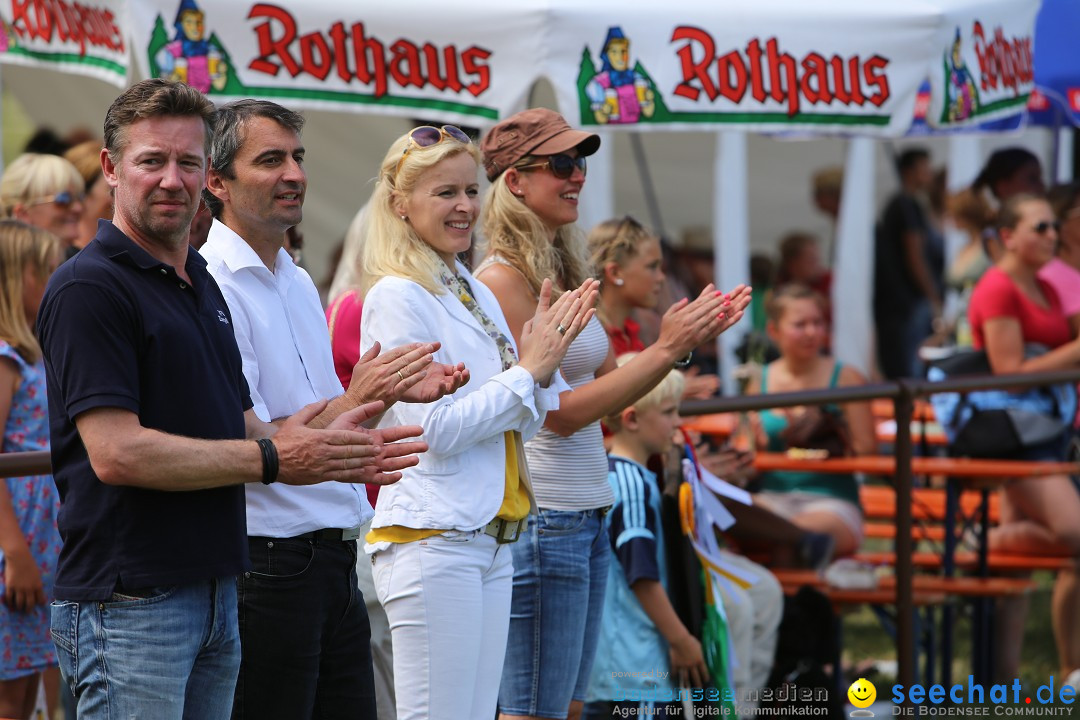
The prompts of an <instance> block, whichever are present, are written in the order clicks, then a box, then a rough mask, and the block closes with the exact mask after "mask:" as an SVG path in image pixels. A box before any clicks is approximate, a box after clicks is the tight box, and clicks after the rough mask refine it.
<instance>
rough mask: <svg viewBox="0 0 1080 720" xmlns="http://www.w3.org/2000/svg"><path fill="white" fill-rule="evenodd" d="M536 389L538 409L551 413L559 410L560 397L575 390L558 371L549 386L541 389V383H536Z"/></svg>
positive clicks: (534, 391) (534, 393)
mask: <svg viewBox="0 0 1080 720" xmlns="http://www.w3.org/2000/svg"><path fill="white" fill-rule="evenodd" d="M535 386H536V387H535V389H534V390H533V395H534V396H535V397H536V407H537V409H539V410H540V412H551V411H553V410H558V409H559V395H560V394H561V393H564V392H569V391H570V390H573V388H571V387H570V385H569V384H567V382H566V380H564V379H563V376H562V373H561V372H560V371H558V370H556V371H555V374H554V375H552V376H551V382H550V383H548V386H547V387H546V388H545V387H540V383H535Z"/></svg>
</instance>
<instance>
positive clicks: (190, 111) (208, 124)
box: [105, 78, 214, 163]
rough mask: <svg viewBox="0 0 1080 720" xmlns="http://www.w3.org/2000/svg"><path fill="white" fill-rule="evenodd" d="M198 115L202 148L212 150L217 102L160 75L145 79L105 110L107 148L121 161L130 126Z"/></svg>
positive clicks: (206, 150) (116, 159) (114, 158)
mask: <svg viewBox="0 0 1080 720" xmlns="http://www.w3.org/2000/svg"><path fill="white" fill-rule="evenodd" d="M188 116H191V117H197V118H200V119H201V120H202V121H203V128H204V130H205V136H206V137H205V140H204V142H203V151H204V152H206V153H209V152H210V143H211V141H212V140H213V135H214V103H212V102H210V101H209V100H207V99H206V96H205V95H203V94H202V93H201V92H199V91H198V90H196V89H195V88H193V87H191V86H189V85H185V84H184V83H180V82H172V81H170V80H163V79H161V78H153V79H151V80H143V81H142V82H139V83H136V84H134V85H132V86H131V87H129V88H128V89H127V90H125V91H124V92H122V93H120V96H119V97H118V98H116V100H113V104H112V105H110V106H109V111H108V112H107V113H105V149H106V150H108V151H109V157H110V158H112V161H113V162H114V163H115V162H118V161H119V160H120V156H121V155H122V154H123V152H124V149H125V148H126V147H127V142H128V137H127V129H128V127H130V126H131V125H133V124H135V123H136V122H138V121H139V120H145V119H146V118H152V117H188Z"/></svg>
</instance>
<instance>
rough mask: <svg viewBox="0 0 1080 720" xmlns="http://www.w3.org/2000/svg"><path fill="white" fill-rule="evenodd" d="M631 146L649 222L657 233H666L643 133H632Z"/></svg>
mask: <svg viewBox="0 0 1080 720" xmlns="http://www.w3.org/2000/svg"><path fill="white" fill-rule="evenodd" d="M630 147H631V148H632V149H633V151H634V164H635V165H637V171H638V177H640V178H641V192H642V194H643V195H644V196H645V207H647V208H648V209H649V224H650V225H651V226H652V228H653V232H655V233H656V234H657V235H664V230H665V228H664V220H663V218H662V217H661V215H660V202H659V201H658V200H657V199H656V185H655V184H653V179H652V172H651V171H650V170H649V159H648V158H647V157H646V156H645V143H643V142H642V140H641V133H636V132H634V133H630Z"/></svg>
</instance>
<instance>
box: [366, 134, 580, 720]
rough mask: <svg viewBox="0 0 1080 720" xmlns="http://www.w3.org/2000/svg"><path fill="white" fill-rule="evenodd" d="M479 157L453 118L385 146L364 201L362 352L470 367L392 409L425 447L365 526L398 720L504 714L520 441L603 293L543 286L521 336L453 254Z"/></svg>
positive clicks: (468, 212) (464, 241)
mask: <svg viewBox="0 0 1080 720" xmlns="http://www.w3.org/2000/svg"><path fill="white" fill-rule="evenodd" d="M479 157H480V154H479V152H478V151H477V149H476V147H475V146H474V145H473V144H472V143H471V142H470V141H469V138H468V136H467V135H465V134H464V133H462V131H461V130H459V129H458V128H456V127H453V126H444V127H443V128H441V129H440V128H434V127H420V128H416V129H415V130H413V131H412V132H411V133H409V134H408V135H405V136H403V137H401V138H399V139H398V140H397V141H395V142H394V144H393V145H391V146H390V150H389V151H388V152H387V154H386V157H385V158H384V160H383V163H382V166H381V168H380V172H379V178H378V184H377V185H376V189H375V191H374V194H373V196H372V199H371V204H370V208H369V211H368V212H369V226H368V232H367V236H366V239H365V245H364V250H363V262H364V268H365V273H366V275H365V286H366V288H368V289H367V294H366V297H365V299H364V315H363V320H362V322H361V351H366V350H367V349H368V348H369V347H371V346H372V345H373V344H374V343H375V342H380V343H382V345H383V347H397V345H398V344H400V342H399V341H403V340H404V338H412V339H413V340H418V339H420V338H430V339H431V340H436V339H437V340H439V341H440V342H441V343H442V347H441V349H440V350H439V351H438V352H437V353H436V358H437V359H438V360H439V361H441V362H444V363H449V364H453V363H464V367H467V368H468V371H469V372H470V373H471V380H470V382H469V383H468V384H467V385H465V386H464V387H462V388H461V389H460V390H458V391H457V392H456V393H454V394H453V395H450V396H446V397H443V398H441V399H440V400H438V401H436V402H433V403H430V404H426V405H418V404H409V403H397V404H396V405H394V406H393V407H391V408H390V409H389V410H388V411H387V412H386V415H385V416H384V418H383V423H384V424H387V425H398V424H400V423H402V422H405V420H406V418H407V419H408V423H410V424H416V425H420V426H421V427H423V428H424V439H425V440H426V441H427V443H428V446H429V451H428V452H427V453H425V454H424V455H423V456H422V457H421V458H420V462H419V464H418V465H417V466H416V467H413V468H408V469H406V470H405V471H403V477H402V479H401V480H400V481H399V482H398V483H396V484H394V485H390V486H387V487H384V488H383V489H382V492H380V494H379V500H378V503H377V505H376V509H375V519H374V520H373V522H372V531H371V532H370V533H369V534H368V536H367V546H366V549H367V550H368V552H370V553H373V559H372V562H373V565H374V579H375V588H376V592H377V594H378V596H379V601H380V602H382V604H383V606H384V607H385V609H386V614H387V617H388V618H389V621H390V630H391V635H392V637H393V651H394V677H395V678H396V690H397V717H398V720H420V719H423V720H439V719H442V718H445V719H446V720H463V719H466V718H490V717H491V716H492V715H493V714H494V711H495V702H496V696H497V691H498V684H499V677H500V674H501V671H502V664H503V657H504V653H505V647H506V635H507V627H508V623H509V617H510V594H511V576H512V572H513V569H512V566H511V554H510V551H509V548H507V547H505V545H506V544H508V543H512V542H514V541H515V540H516V539H517V537H518V535H519V534H520V533H521V531H522V529H523V527H524V524H525V521H526V518H527V516H528V514H529V511H530V509H531V508H532V507H533V505H534V502H533V496H532V491H531V488H530V485H529V480H528V475H527V472H526V470H525V463H524V457H523V456H522V454H521V448H522V438H528V437H531V436H532V435H533V434H534V433H535V432H536V431H537V430H538V429H539V428H540V425H541V423H543V421H544V416H545V414H546V411H547V410H549V409H553V408H556V407H558V401H559V396H558V393H559V391H560V390H562V389H565V388H566V385H565V383H563V381H562V379H561V377H560V376H559V375H558V373H557V368H558V365H559V363H560V362H561V361H562V358H563V355H564V354H565V352H566V349H567V347H569V344H570V342H571V341H572V340H573V339H574V337H576V336H577V334H578V332H579V331H580V330H581V328H583V327H584V326H585V324H586V323H587V322H588V321H589V320H590V319H591V318H592V315H593V312H594V311H593V310H592V309H591V308H592V306H593V305H594V304H595V302H596V288H595V283H594V282H592V281H587V282H585V283H583V284H582V285H581V287H579V288H578V289H576V290H575V291H574V292H571V293H566V294H564V295H563V296H561V297H560V298H559V299H558V300H557V301H555V302H554V303H551V304H550V305H551V306H550V308H549V307H548V306H549V301H550V297H551V291H550V284H546V285H545V286H544V289H543V291H542V293H541V299H540V301H539V302H538V303H537V304H536V306H535V312H534V314H533V316H532V318H531V319H530V322H529V323H528V326H527V327H526V328H525V329H524V330H523V332H522V333H521V335H520V343H515V342H514V338H513V336H512V335H511V334H510V330H509V328H508V327H507V325H506V320H505V319H504V318H503V315H502V313H501V312H500V310H499V305H498V303H497V302H496V301H495V298H494V296H492V295H491V293H490V291H488V290H487V288H485V287H484V286H483V285H481V284H480V283H478V282H476V281H475V280H474V279H473V278H472V276H471V275H470V274H469V272H468V270H466V269H465V267H464V266H463V265H461V264H460V263H458V262H457V261H456V255H457V254H458V253H461V252H464V251H466V250H468V249H469V245H470V243H471V239H472V231H473V228H474V227H475V223H476V218H477V216H478V214H479V201H478V198H477V195H478V192H479V191H478V185H477V175H476V173H477V165H478V161H479ZM408 342H411V341H408ZM387 343H390V344H389V345H388V344H387ZM519 348H520V352H519ZM459 367H460V366H459ZM462 369H464V368H462Z"/></svg>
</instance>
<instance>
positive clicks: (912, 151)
mask: <svg viewBox="0 0 1080 720" xmlns="http://www.w3.org/2000/svg"><path fill="white" fill-rule="evenodd" d="M923 160H927V161H929V160H930V152H929V151H928V150H927V149H926V148H921V147H918V148H909V149H907V150H905V151H904V152H902V153H900V154H899V155H898V156H897V158H896V172H898V173H900V176H901V177H903V175H904V174H905V173H906V172H907V171H908V170H911V169H912V168H913V167H915V166H916V165H918V164H919V163H920V162H922V161H923Z"/></svg>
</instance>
